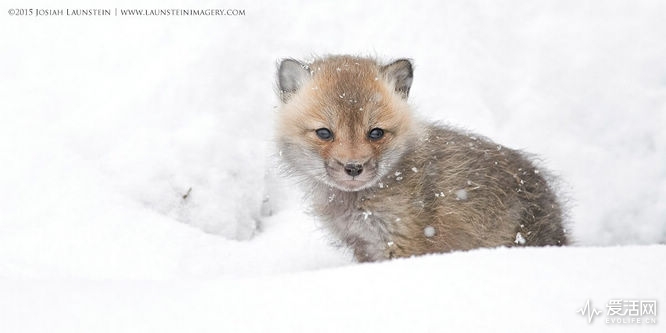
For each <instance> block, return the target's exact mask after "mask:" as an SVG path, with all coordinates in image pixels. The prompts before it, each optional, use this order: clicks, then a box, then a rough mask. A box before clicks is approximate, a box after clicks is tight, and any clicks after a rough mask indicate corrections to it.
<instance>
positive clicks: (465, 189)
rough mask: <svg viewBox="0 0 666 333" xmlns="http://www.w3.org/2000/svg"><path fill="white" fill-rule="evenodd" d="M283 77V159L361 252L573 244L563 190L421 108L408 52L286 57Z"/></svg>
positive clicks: (519, 159)
mask: <svg viewBox="0 0 666 333" xmlns="http://www.w3.org/2000/svg"><path fill="white" fill-rule="evenodd" d="M277 76H278V89H279V95H280V99H281V101H282V104H281V108H280V110H279V115H278V129H277V142H278V145H279V149H280V155H281V156H282V159H283V161H284V166H285V169H286V171H287V172H288V173H289V174H291V175H293V176H296V177H298V178H299V179H300V180H301V181H302V182H303V183H304V184H305V185H306V186H307V188H308V190H309V191H308V193H309V197H311V200H312V204H313V207H312V208H313V211H314V213H315V214H316V215H317V216H318V217H320V218H321V219H322V220H323V222H324V224H325V225H326V227H327V228H328V229H330V231H331V232H332V233H333V234H334V235H335V236H337V237H338V238H340V239H341V240H343V241H344V242H345V243H346V244H347V245H348V246H349V247H351V249H352V250H353V251H354V256H355V258H356V259H357V260H358V261H361V262H365V261H379V260H386V259H390V258H396V257H409V256H413V255H421V254H426V253H436V252H449V251H455V250H468V249H473V248H479V247H496V246H545V245H565V244H566V243H567V238H566V235H565V231H564V229H563V226H562V213H561V208H560V205H559V203H558V201H557V198H556V196H555V194H554V193H553V190H552V189H551V188H550V187H549V184H548V183H547V181H546V179H545V178H544V175H543V173H542V172H540V170H539V169H537V168H535V166H534V165H533V164H532V163H531V162H530V161H529V159H527V158H526V157H525V156H524V155H522V154H521V153H520V152H518V151H515V150H512V149H508V148H506V147H504V146H501V145H498V144H496V143H493V142H492V141H490V140H488V139H485V138H483V137H480V136H477V135H473V134H470V133H463V132H460V131H457V130H455V129H451V128H448V127H442V126H437V125H434V124H427V123H423V122H420V121H418V120H417V119H415V118H414V116H413V115H412V112H411V110H410V106H409V104H408V103H407V97H408V95H409V89H410V87H411V84H412V78H413V71H412V64H411V62H410V61H409V60H405V59H401V60H397V61H395V62H392V63H390V64H387V65H383V64H380V63H378V62H377V61H375V60H373V59H367V58H360V57H351V56H331V57H326V58H322V59H317V60H315V61H313V62H311V63H307V64H306V63H303V62H299V61H296V60H293V59H286V60H283V61H282V62H281V63H280V65H279V69H278V73H277Z"/></svg>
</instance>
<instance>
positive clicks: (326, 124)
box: [277, 56, 415, 191]
mask: <svg viewBox="0 0 666 333" xmlns="http://www.w3.org/2000/svg"><path fill="white" fill-rule="evenodd" d="M412 73H413V71H412V64H411V63H410V61H409V60H406V59H401V60H397V61H395V62H392V63H390V64H388V65H381V64H379V63H377V62H376V61H375V60H371V59H367V58H357V57H348V56H333V57H327V58H323V59H318V60H315V61H314V62H312V63H309V64H305V63H302V62H299V61H296V60H293V59H285V60H283V61H282V62H281V63H280V65H279V68H278V73H277V79H278V89H279V95H280V99H281V100H282V106H281V109H280V111H279V116H278V118H279V120H278V131H277V141H278V144H279V148H280V154H281V155H282V158H283V159H284V161H286V163H287V165H288V168H289V169H290V171H292V173H294V174H296V175H303V176H307V177H308V178H310V179H313V180H316V181H319V182H323V183H325V184H327V185H329V186H334V187H336V188H338V189H340V190H343V191H358V190H361V189H365V188H368V187H370V186H372V185H374V184H375V183H376V182H377V181H378V180H379V179H380V178H381V177H383V176H384V175H386V173H387V172H389V171H390V170H391V167H392V166H393V165H394V164H395V163H396V162H397V161H398V160H399V159H400V157H401V156H402V155H403V154H404V152H405V151H406V150H407V149H409V147H410V145H411V143H412V142H413V139H414V136H415V133H414V132H415V130H414V124H413V121H412V116H411V111H410V108H409V105H408V104H407V96H408V94H409V89H410V87H411V83H412V77H413V74H412Z"/></svg>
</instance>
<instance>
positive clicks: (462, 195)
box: [455, 189, 467, 200]
mask: <svg viewBox="0 0 666 333" xmlns="http://www.w3.org/2000/svg"><path fill="white" fill-rule="evenodd" d="M455 195H456V199H458V200H467V191H466V190H464V189H460V190H457V191H456V192H455Z"/></svg>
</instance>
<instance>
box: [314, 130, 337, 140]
mask: <svg viewBox="0 0 666 333" xmlns="http://www.w3.org/2000/svg"><path fill="white" fill-rule="evenodd" d="M315 133H317V136H318V137H319V138H320V139H322V140H327V141H328V140H330V139H333V133H331V130H329V129H328V128H320V129H318V130H315Z"/></svg>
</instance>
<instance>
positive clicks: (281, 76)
mask: <svg viewBox="0 0 666 333" xmlns="http://www.w3.org/2000/svg"><path fill="white" fill-rule="evenodd" d="M277 77H278V88H279V89H280V99H282V102H283V103H286V102H287V101H288V100H289V98H290V97H291V96H293V95H294V93H296V91H298V89H299V88H300V87H301V86H302V85H303V83H305V82H306V81H307V80H309V79H310V69H309V68H308V66H306V65H304V64H302V63H300V62H298V61H296V60H294V59H284V60H282V62H280V67H279V68H278V73H277Z"/></svg>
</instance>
